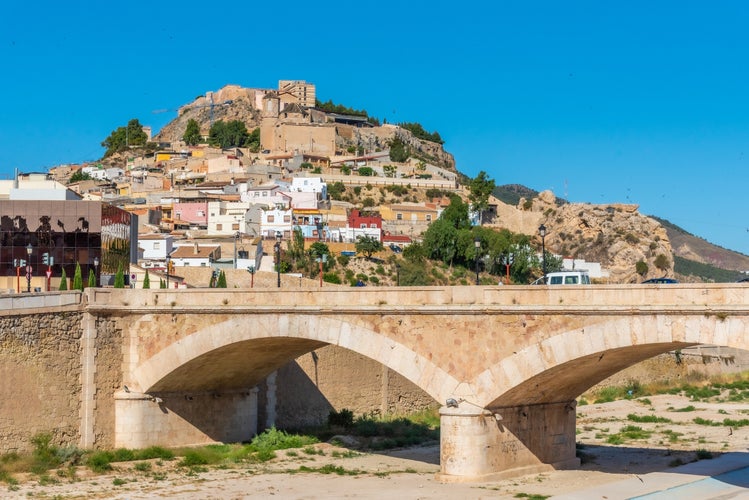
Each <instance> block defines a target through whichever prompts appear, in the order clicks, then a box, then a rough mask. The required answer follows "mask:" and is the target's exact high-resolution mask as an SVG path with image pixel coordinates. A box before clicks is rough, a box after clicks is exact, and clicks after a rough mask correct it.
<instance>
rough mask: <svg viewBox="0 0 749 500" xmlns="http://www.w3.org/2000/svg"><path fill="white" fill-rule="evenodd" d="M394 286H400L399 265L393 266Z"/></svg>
mask: <svg viewBox="0 0 749 500" xmlns="http://www.w3.org/2000/svg"><path fill="white" fill-rule="evenodd" d="M395 286H401V265H400V264H398V263H396V264H395Z"/></svg>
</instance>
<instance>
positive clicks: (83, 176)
mask: <svg viewBox="0 0 749 500" xmlns="http://www.w3.org/2000/svg"><path fill="white" fill-rule="evenodd" d="M90 180H91V176H90V175H88V174H87V173H86V172H84V171H83V170H76V171H75V172H73V175H71V176H70V180H69V181H68V182H70V183H73V182H80V181H90Z"/></svg>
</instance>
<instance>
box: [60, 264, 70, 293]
mask: <svg viewBox="0 0 749 500" xmlns="http://www.w3.org/2000/svg"><path fill="white" fill-rule="evenodd" d="M67 289H68V276H67V275H66V274H65V268H64V267H63V268H62V276H60V286H59V287H58V290H61V291H65V290H67Z"/></svg>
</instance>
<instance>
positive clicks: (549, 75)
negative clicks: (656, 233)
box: [0, 0, 749, 254]
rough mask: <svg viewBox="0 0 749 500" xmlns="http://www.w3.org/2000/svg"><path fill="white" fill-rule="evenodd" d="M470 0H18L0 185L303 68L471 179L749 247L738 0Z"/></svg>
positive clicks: (746, 8)
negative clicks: (218, 94) (467, 0)
mask: <svg viewBox="0 0 749 500" xmlns="http://www.w3.org/2000/svg"><path fill="white" fill-rule="evenodd" d="M486 3H487V4H488V3H489V2H486ZM110 4H111V5H110ZM480 4H481V2H478V3H476V4H465V6H462V5H459V4H455V3H452V2H449V3H448V2H439V1H437V2H434V1H432V2H421V1H417V2H392V1H390V0H384V1H381V2H377V3H376V4H373V3H367V2H340V3H339V2H319V3H309V2H297V1H287V2H263V3H257V2H233V3H227V4H206V3H204V2H200V3H198V2H193V1H191V0H190V1H182V2H175V3H173V4H169V2H166V3H159V2H140V1H132V2H128V3H120V2H116V3H110V2H93V1H86V2H80V1H79V2H76V1H73V2H66V3H60V2H51V1H46V0H43V1H40V2H33V3H32V4H28V3H27V4H23V3H22V2H12V4H11V5H8V6H5V7H4V8H3V10H4V15H3V16H2V18H0V61H2V64H3V67H4V69H5V71H4V72H3V76H2V78H0V95H2V96H3V98H2V104H0V178H3V179H7V178H10V177H11V176H12V174H13V171H14V169H15V168H18V169H19V170H20V171H24V172H28V171H40V170H44V169H46V168H49V167H52V166H54V165H57V164H61V163H79V162H83V161H88V160H95V159H97V158H99V157H100V156H101V155H102V153H103V149H102V148H101V146H100V143H101V142H102V141H103V140H104V139H105V138H106V137H107V136H108V135H109V134H110V133H111V132H112V130H114V129H116V128H117V127H119V126H123V125H125V124H126V123H127V121H128V120H129V119H131V118H138V119H139V120H140V122H141V123H143V124H145V125H151V126H152V127H153V129H154V131H158V130H159V129H160V128H161V127H162V126H163V125H165V124H166V123H167V122H168V121H169V120H171V119H172V118H174V114H169V113H163V114H154V113H153V111H154V110H158V109H163V108H168V109H174V108H177V107H179V106H180V105H182V104H186V103H188V102H191V101H192V100H193V99H194V98H195V97H196V96H198V95H201V94H204V93H205V92H206V91H211V90H218V89H219V88H221V87H223V86H224V85H226V84H239V85H242V86H246V87H261V88H275V87H276V86H277V84H278V80H280V79H299V80H307V81H309V82H312V83H314V84H315V85H316V87H317V95H318V98H320V99H322V100H328V99H332V100H333V101H334V102H336V103H340V104H344V105H346V106H350V107H353V108H357V109H362V108H364V109H366V110H367V111H368V112H369V114H370V115H373V116H377V117H379V118H380V119H387V121H388V122H391V123H394V122H399V121H412V122H413V121H416V122H419V123H421V124H422V125H423V126H424V128H425V129H427V130H429V131H438V132H439V133H440V135H441V136H442V138H443V139H444V140H445V148H446V149H447V150H448V151H449V152H451V153H453V154H454V155H455V159H456V162H457V167H458V169H459V170H460V171H461V172H463V173H465V174H467V175H469V176H472V177H473V176H475V175H476V174H477V173H478V172H479V171H481V170H484V171H486V172H487V173H488V174H489V175H490V176H491V177H492V178H493V179H494V180H495V181H496V182H497V184H511V183H517V184H523V185H526V186H528V187H530V188H533V189H536V190H539V191H540V190H544V189H551V190H553V191H554V192H555V193H556V194H557V196H560V197H566V198H568V199H569V200H570V201H574V202H590V203H613V202H624V203H636V204H639V205H640V211H641V212H642V213H644V214H648V215H657V216H659V217H662V218H665V219H668V220H670V221H671V222H673V223H675V224H677V225H679V226H681V227H683V228H684V229H686V230H687V231H689V232H691V233H693V234H695V235H697V236H700V237H703V238H705V239H707V240H708V241H710V242H713V243H716V244H718V245H721V246H723V247H726V248H730V249H732V250H737V251H740V252H742V253H744V254H749V221H747V220H746V219H745V213H746V210H745V208H746V199H747V196H746V193H747V187H749V174H747V165H748V164H749V142H747V140H748V139H749V94H747V89H748V88H749V85H748V83H749V82H748V80H749V69H748V68H749V66H748V65H747V54H748V53H749V29H748V28H749V3H747V2H741V1H718V2H704V1H702V2H694V1H660V2H645V1H628V2H621V1H620V2H600V1H579V2H575V1H573V2H551V1H548V2H547V1H532V0H530V1H524V2H519V1H513V2H505V1H499V2H496V3H492V4H491V5H480ZM310 9H313V10H310Z"/></svg>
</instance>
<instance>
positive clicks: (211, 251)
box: [171, 242, 221, 267]
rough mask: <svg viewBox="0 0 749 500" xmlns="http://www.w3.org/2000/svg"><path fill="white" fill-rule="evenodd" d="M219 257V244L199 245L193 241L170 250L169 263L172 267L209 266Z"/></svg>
mask: <svg viewBox="0 0 749 500" xmlns="http://www.w3.org/2000/svg"><path fill="white" fill-rule="evenodd" d="M220 257H221V246H220V245H201V244H200V243H198V242H195V243H193V244H189V245H179V246H177V248H176V249H175V250H174V251H173V252H172V255H171V263H172V265H173V266H174V267H210V266H211V263H212V262H213V261H215V260H216V259H219V258H220Z"/></svg>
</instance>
